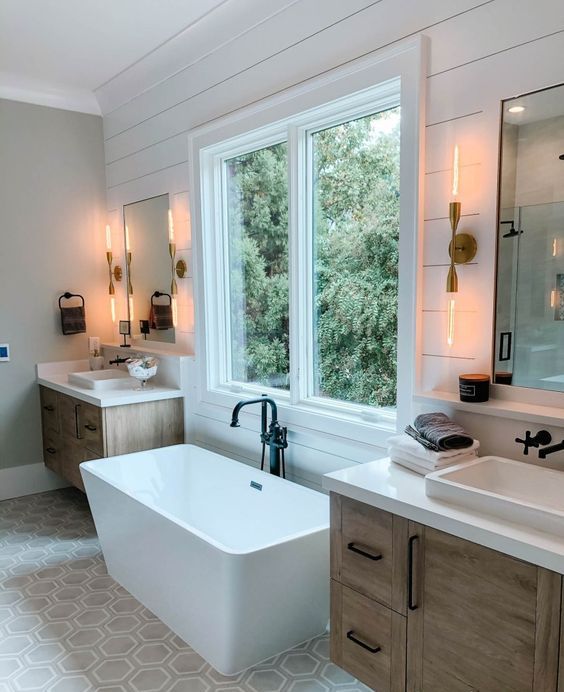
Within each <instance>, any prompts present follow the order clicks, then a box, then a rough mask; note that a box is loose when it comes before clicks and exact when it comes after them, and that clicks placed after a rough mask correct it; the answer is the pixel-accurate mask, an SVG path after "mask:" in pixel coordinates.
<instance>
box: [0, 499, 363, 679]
mask: <svg viewBox="0 0 564 692" xmlns="http://www.w3.org/2000/svg"><path fill="white" fill-rule="evenodd" d="M24 690H41V691H42V692H87V691H92V690H105V691H106V692H157V691H161V692H216V691H217V692H220V691H221V692H327V691H328V690H342V691H343V692H360V691H361V690H362V692H365V691H366V690H368V688H367V687H364V686H363V685H361V684H360V683H358V682H356V681H355V680H354V679H353V678H352V677H350V676H349V675H347V674H346V673H345V672H343V671H342V670H341V669H340V668H337V667H336V666H334V665H333V664H332V663H330V662H329V659H328V639H327V637H319V638H317V639H314V640H312V641H310V642H308V643H307V644H304V645H302V646H299V647H297V648H296V649H293V650H292V651H290V652H287V653H285V654H281V655H280V656H277V657H276V658H274V659H271V660H270V661H268V662H266V663H263V664H261V665H259V666H257V667H256V668H253V669H251V670H248V671H246V672H244V673H242V674H241V675H238V676H235V677H224V676H222V675H220V674H219V673H217V672H216V671H215V670H214V669H213V668H211V667H210V666H209V665H208V664H207V663H206V662H205V661H204V660H203V659H202V658H201V657H200V656H198V654H197V653H195V652H194V651H193V650H192V649H191V648H190V647H189V646H187V645H186V644H185V643H184V642H183V641H182V640H180V639H179V638H178V637H177V636H176V635H174V634H173V633H172V632H171V631H170V630H169V629H168V627H166V626H165V625H163V624H162V623H161V622H160V621H159V620H158V619H157V618H156V617H155V616H154V615H153V614H152V613H151V612H149V611H148V610H147V609H146V608H144V607H143V606H142V605H141V604H140V603H139V602H138V601H136V600H135V599H134V598H132V597H131V596H130V595H129V593H128V592H127V591H125V589H123V588H122V587H121V586H119V584H117V583H116V582H115V581H114V580H113V579H112V578H111V577H109V576H108V574H107V572H106V567H105V564H104V560H103V558H102V554H101V551H100V545H99V543H98V539H97V537H96V533H95V530H94V524H93V522H92V518H91V515H90V512H89V509H88V504H87V502H86V498H85V496H84V495H82V493H80V492H79V491H78V490H74V489H64V490H57V491H54V492H49V493H43V494H40V495H30V496H27V497H23V498H18V499H15V500H7V501H5V502H0V692H21V691H24Z"/></svg>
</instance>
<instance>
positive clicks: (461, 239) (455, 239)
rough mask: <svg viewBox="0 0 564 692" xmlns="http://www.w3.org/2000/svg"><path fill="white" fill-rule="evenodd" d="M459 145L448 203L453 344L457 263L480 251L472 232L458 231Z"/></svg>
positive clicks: (449, 328)
mask: <svg viewBox="0 0 564 692" xmlns="http://www.w3.org/2000/svg"><path fill="white" fill-rule="evenodd" d="M458 156H459V154H458V145H457V144H456V145H455V146H454V156H453V167H452V196H453V201H452V202H449V205H448V217H449V221H450V229H451V240H450V243H449V246H448V252H449V255H450V266H449V269H448V274H447V280H446V292H447V343H448V345H449V346H452V345H453V343H454V321H455V304H456V294H457V293H458V274H457V272H456V265H457V264H467V263H468V262H471V261H472V260H473V259H474V257H475V256H476V252H477V251H478V243H477V242H476V239H475V238H474V236H473V235H472V234H471V233H457V232H456V231H457V229H458V224H459V222H460V215H461V211H462V205H461V203H460V202H459V201H458V200H457V199H456V198H457V197H458V176H459V159H458Z"/></svg>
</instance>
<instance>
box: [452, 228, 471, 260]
mask: <svg viewBox="0 0 564 692" xmlns="http://www.w3.org/2000/svg"><path fill="white" fill-rule="evenodd" d="M454 248H455V249H454V262H455V264H466V263H467V262H471V261H472V260H473V259H474V257H476V253H477V252H478V243H477V242H476V238H474V236H473V235H472V234H470V233H457V234H456V237H455V245H454ZM448 254H449V256H450V257H452V240H451V241H450V243H449V245H448Z"/></svg>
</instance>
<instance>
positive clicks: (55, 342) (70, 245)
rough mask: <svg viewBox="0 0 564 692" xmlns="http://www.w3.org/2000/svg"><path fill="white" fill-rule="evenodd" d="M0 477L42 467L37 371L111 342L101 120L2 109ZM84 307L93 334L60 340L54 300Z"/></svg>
mask: <svg viewBox="0 0 564 692" xmlns="http://www.w3.org/2000/svg"><path fill="white" fill-rule="evenodd" d="M0 181H1V184H0V219H1V221H0V343H4V342H9V343H10V346H11V361H10V362H9V363H0V470H1V469H3V468H7V467H10V466H17V465H22V464H31V463H36V462H39V461H41V459H42V449H41V422H40V409H39V393H38V387H37V385H36V384H35V363H37V362H41V361H50V360H65V359H75V358H84V357H87V351H88V346H87V336H88V335H94V336H100V337H102V338H107V337H109V336H110V333H111V332H110V325H111V321H110V319H109V303H108V299H107V293H106V291H107V275H106V263H105V255H104V249H105V247H104V228H105V208H106V193H105V185H106V182H105V174H104V149H103V136H102V119H101V118H100V117H98V116H94V115H84V114H80V113H73V112H69V111H63V110H58V109H55V108H46V107H43V106H34V105H30V104H26V103H17V102H15V101H7V100H2V99H0ZM66 290H70V291H72V292H75V293H81V294H83V295H84V298H85V300H86V315H87V334H79V335H74V336H63V335H62V334H61V329H60V321H59V315H58V306H57V299H58V297H59V295H60V294H61V293H64V292H65V291H66Z"/></svg>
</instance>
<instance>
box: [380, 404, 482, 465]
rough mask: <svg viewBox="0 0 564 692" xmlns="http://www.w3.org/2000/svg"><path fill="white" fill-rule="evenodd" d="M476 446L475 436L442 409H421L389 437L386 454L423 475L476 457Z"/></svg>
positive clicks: (478, 444)
mask: <svg viewBox="0 0 564 692" xmlns="http://www.w3.org/2000/svg"><path fill="white" fill-rule="evenodd" d="M479 447H480V443H479V442H478V440H474V439H473V438H472V437H471V436H470V435H468V433H467V432H466V431H465V430H464V428H463V427H462V426H460V425H458V423H455V422H454V421H453V420H451V419H450V418H449V417H448V416H446V415H445V414H444V413H423V414H421V415H420V416H417V418H416V419H415V421H414V423H413V426H411V425H408V426H407V427H406V429H405V433H404V434H402V435H396V436H395V437H391V438H390V439H389V440H388V455H389V457H390V459H391V460H392V461H393V462H395V463H396V464H400V465H401V466H405V467H407V468H408V469H411V470H412V471H415V472H416V473H421V474H423V475H426V474H428V473H431V471H438V470H439V469H442V468H445V467H446V466H452V465H453V464H460V463H462V462H464V461H471V460H472V459H475V458H476V457H477V456H478V449H479Z"/></svg>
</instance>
